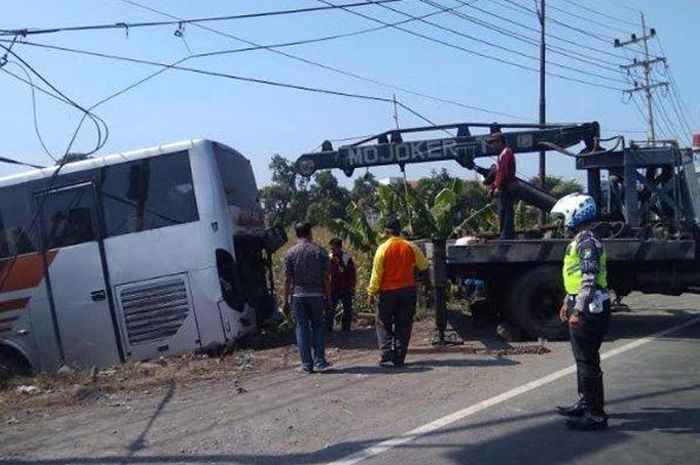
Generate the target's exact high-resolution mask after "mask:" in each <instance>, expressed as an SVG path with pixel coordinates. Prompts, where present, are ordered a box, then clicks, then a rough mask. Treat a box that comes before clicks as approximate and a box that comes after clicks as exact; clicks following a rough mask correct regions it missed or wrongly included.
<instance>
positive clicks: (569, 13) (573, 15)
mask: <svg viewBox="0 0 700 465" xmlns="http://www.w3.org/2000/svg"><path fill="white" fill-rule="evenodd" d="M547 8H551V9H552V10H554V11H558V12H560V13H563V14H565V15H567V16H571V17H572V18H576V19H579V20H581V21H586V22H589V23H591V24H595V25H596V26H600V27H603V28H606V29H610V30H612V31H616V32H621V33H623V34H628V35H629V34H630V32H629V31H628V30H626V29H621V28H618V27H616V26H611V25H609V24H605V23H602V22H600V21H597V20H595V19H591V18H586V17H585V16H581V15H579V14H578V13H573V12H571V11H569V10H566V9H564V8H561V7H558V6H556V5H552V4H551V3H547Z"/></svg>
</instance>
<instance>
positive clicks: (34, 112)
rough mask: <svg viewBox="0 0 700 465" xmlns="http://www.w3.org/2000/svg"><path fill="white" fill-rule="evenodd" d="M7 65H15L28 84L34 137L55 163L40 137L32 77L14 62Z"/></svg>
mask: <svg viewBox="0 0 700 465" xmlns="http://www.w3.org/2000/svg"><path fill="white" fill-rule="evenodd" d="M7 65H15V66H16V67H17V68H19V69H20V70H21V71H22V72H23V73H24V75H25V76H26V77H27V80H28V81H29V82H30V86H29V89H30V92H31V96H32V120H33V123H34V133H35V134H36V137H37V139H38V140H39V144H40V145H41V148H42V149H43V150H44V153H46V155H48V157H49V158H50V159H52V160H53V161H54V162H56V161H57V159H56V157H54V156H53V154H52V153H51V151H50V150H49V148H48V147H47V146H46V142H44V138H43V137H42V136H41V131H40V130H39V121H38V118H37V108H36V90H35V87H36V86H35V85H34V82H33V80H32V76H31V75H30V74H29V71H27V70H26V69H24V68H23V67H22V65H20V64H19V63H17V62H16V61H7V62H6V64H5V66H7ZM5 66H3V67H2V69H3V71H5ZM8 74H10V75H12V73H8ZM28 166H32V165H28ZM33 167H35V166H33Z"/></svg>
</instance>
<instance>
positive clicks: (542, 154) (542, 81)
mask: <svg viewBox="0 0 700 465" xmlns="http://www.w3.org/2000/svg"><path fill="white" fill-rule="evenodd" d="M535 1H537V0H535ZM544 2H545V0H540V7H539V9H538V11H537V15H538V17H539V20H540V124H545V123H546V121H547V113H546V111H547V106H546V104H545V89H546V88H545V76H546V75H545V64H546V61H545V52H546V47H545V42H544V38H545V33H544V24H545V16H544ZM545 156H546V152H545V151H544V150H540V187H541V188H542V189H543V190H544V189H545V179H546V178H547V176H546V162H545ZM546 223H547V212H545V211H544V210H543V211H541V212H540V225H541V226H544V225H545V224H546Z"/></svg>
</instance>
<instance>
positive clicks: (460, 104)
mask: <svg viewBox="0 0 700 465" xmlns="http://www.w3.org/2000/svg"><path fill="white" fill-rule="evenodd" d="M120 1H121V2H123V3H127V4H129V5H132V6H135V7H138V8H141V9H145V10H147V11H150V12H152V13H157V14H160V15H163V16H167V17H169V18H174V19H178V18H177V16H174V15H171V14H169V13H167V12H164V11H162V10H157V9H155V8H152V7H149V6H146V5H142V4H140V3H138V2H136V1H134V0H120ZM456 8H458V7H456ZM456 8H455V9H456ZM350 11H352V10H350ZM441 13H442V12H440V11H436V12H433V13H429V14H426V15H423V16H422V17H417V18H408V19H406V20H403V21H399V22H396V23H383V24H381V25H380V26H377V27H373V28H369V29H364V30H362V31H358V32H354V33H350V34H345V35H342V36H344V37H349V36H351V35H359V34H361V33H364V32H369V31H375V30H380V29H386V28H390V27H396V26H398V25H401V24H405V23H409V22H412V21H416V20H418V19H421V18H426V17H430V16H435V15H437V14H441ZM195 26H196V27H198V28H200V29H203V30H206V31H209V32H212V33H214V34H217V35H220V36H223V37H227V38H229V39H233V40H236V41H239V42H243V43H246V44H248V45H251V46H252V47H255V48H256V49H266V50H268V51H270V52H273V53H277V54H279V55H282V56H285V57H287V58H290V59H293V60H296V61H300V62H302V63H306V64H308V65H312V66H316V67H319V68H321V69H325V70H328V71H332V72H335V73H338V74H341V75H345V76H348V77H352V78H354V79H358V80H362V81H365V82H371V83H373V84H376V85H379V86H382V87H387V88H389V89H393V90H397V91H400V92H404V93H407V94H410V95H415V96H418V97H423V98H426V99H429V100H433V101H436V102H440V103H448V104H451V105H455V106H458V107H461V108H465V109H469V110H475V111H480V112H484V113H489V114H493V115H496V116H504V117H508V118H513V119H520V120H523V119H526V118H523V117H521V116H517V115H512V114H509V113H505V112H501V111H496V110H491V109H487V108H483V107H479V106H475V105H469V104H466V103H463V102H459V101H456V100H454V99H447V98H442V97H437V96H434V95H429V94H427V93H425V92H422V91H417V90H413V89H409V88H406V87H402V86H397V85H395V84H390V83H387V82H383V81H379V80H377V79H374V78H369V77H366V76H361V75H359V74H357V73H353V72H350V71H346V70H343V69H340V68H336V67H333V66H330V65H327V64H325V63H322V62H319V61H316V60H310V59H307V58H304V57H300V56H298V55H293V54H291V53H287V52H284V51H281V50H276V48H278V46H269V45H260V44H256V43H255V42H252V41H249V40H247V39H244V38H242V37H238V36H234V35H232V34H229V33H226V32H223V31H220V30H217V29H214V28H211V27H208V26H204V25H201V24H195ZM301 42H304V43H306V42H305V41H301ZM298 43H299V42H297V43H295V44H294V45H296V44H298Z"/></svg>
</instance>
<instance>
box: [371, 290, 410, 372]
mask: <svg viewBox="0 0 700 465" xmlns="http://www.w3.org/2000/svg"><path fill="white" fill-rule="evenodd" d="M415 313H416V288H415V287H407V288H404V289H396V290H393V291H385V292H381V293H380V294H379V305H378V308H377V340H378V342H379V350H380V351H381V355H382V360H386V361H393V362H394V363H395V364H403V362H404V360H405V358H406V352H407V351H408V343H409V341H410V340H411V329H412V328H413V317H414V315H415Z"/></svg>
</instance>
